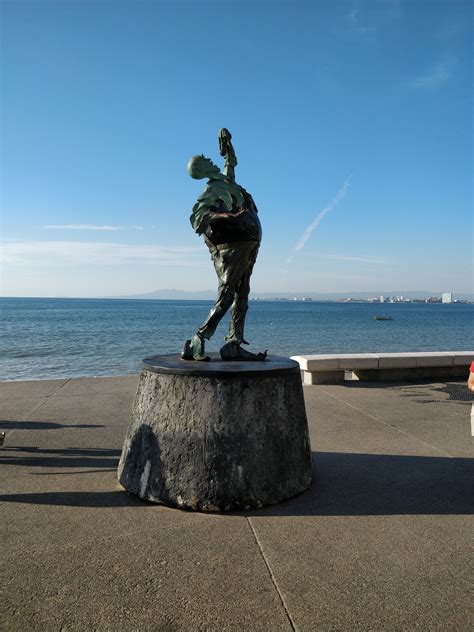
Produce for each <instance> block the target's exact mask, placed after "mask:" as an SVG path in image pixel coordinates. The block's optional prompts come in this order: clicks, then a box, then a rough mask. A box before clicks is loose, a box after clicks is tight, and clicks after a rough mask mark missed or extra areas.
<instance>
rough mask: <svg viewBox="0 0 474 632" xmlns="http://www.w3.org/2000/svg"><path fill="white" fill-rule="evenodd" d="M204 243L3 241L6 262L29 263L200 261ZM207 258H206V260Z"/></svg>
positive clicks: (188, 263) (185, 263)
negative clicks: (198, 244)
mask: <svg viewBox="0 0 474 632" xmlns="http://www.w3.org/2000/svg"><path fill="white" fill-rule="evenodd" d="M202 252H203V249H202V247H192V248H191V247H189V248H188V247H179V246H178V247H169V246H158V245H153V244H152V245H135V244H118V243H102V242H87V241H25V242H5V243H3V244H2V248H1V256H0V260H1V261H2V263H4V264H13V265H22V266H23V265H27V266H78V265H120V264H131V263H140V264H143V263H148V264H172V265H173V266H195V265H200V263H201V262H200V261H199V259H200V258H202V257H199V256H198V255H199V254H202ZM203 261H204V260H203Z"/></svg>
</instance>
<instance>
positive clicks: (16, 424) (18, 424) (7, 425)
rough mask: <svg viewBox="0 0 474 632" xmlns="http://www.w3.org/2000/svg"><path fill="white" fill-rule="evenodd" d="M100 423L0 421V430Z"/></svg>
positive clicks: (92, 426)
mask: <svg viewBox="0 0 474 632" xmlns="http://www.w3.org/2000/svg"><path fill="white" fill-rule="evenodd" d="M103 427H104V426H103V425H101V424H60V423H57V422H55V421H0V430H57V429H59V428H67V429H69V428H103Z"/></svg>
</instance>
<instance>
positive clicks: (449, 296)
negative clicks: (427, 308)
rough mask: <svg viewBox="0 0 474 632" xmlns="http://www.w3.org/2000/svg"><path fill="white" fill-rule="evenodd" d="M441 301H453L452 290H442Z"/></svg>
mask: <svg viewBox="0 0 474 632" xmlns="http://www.w3.org/2000/svg"><path fill="white" fill-rule="evenodd" d="M441 302H442V303H452V302H453V293H452V292H443V293H442V294H441Z"/></svg>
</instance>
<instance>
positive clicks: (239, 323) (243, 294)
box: [225, 245, 258, 344]
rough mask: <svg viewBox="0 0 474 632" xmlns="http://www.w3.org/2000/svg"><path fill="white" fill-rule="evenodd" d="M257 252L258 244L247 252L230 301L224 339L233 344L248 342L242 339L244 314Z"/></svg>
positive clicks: (247, 304)
mask: <svg viewBox="0 0 474 632" xmlns="http://www.w3.org/2000/svg"><path fill="white" fill-rule="evenodd" d="M257 253H258V245H257V246H254V247H253V248H252V249H251V251H250V252H249V253H248V257H247V259H246V262H245V263H246V267H245V268H244V270H245V271H244V274H243V275H242V277H241V279H240V282H239V284H238V286H237V290H236V292H235V295H234V302H233V303H232V316H231V320H230V324H229V331H228V333H227V336H226V337H225V339H226V340H228V341H229V342H233V343H235V344H242V343H244V344H248V342H247V341H246V340H245V339H244V326H245V316H246V314H247V311H248V308H249V293H250V277H251V275H252V270H253V266H254V265H255V260H256V259H257Z"/></svg>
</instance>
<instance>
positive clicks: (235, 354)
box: [220, 342, 267, 362]
mask: <svg viewBox="0 0 474 632" xmlns="http://www.w3.org/2000/svg"><path fill="white" fill-rule="evenodd" d="M220 354H221V358H222V359H223V360H244V361H249V362H263V361H264V360H265V358H266V357H267V352H266V351H264V352H263V353H252V352H251V351H246V350H245V349H242V347H241V346H240V345H239V344H235V343H234V342H227V343H226V344H225V345H224V346H223V347H221V350H220Z"/></svg>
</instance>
